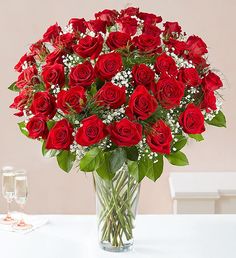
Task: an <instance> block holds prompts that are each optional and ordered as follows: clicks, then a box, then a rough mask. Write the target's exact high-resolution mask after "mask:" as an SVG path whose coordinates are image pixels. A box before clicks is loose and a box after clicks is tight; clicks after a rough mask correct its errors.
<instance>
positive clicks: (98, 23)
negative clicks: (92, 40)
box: [86, 20, 107, 33]
mask: <svg viewBox="0 0 236 258" xmlns="http://www.w3.org/2000/svg"><path fill="white" fill-rule="evenodd" d="M86 24H87V27H88V29H89V30H91V31H93V32H95V33H98V32H102V33H106V27H107V23H106V22H105V21H102V20H90V21H88V22H87V23H86Z"/></svg>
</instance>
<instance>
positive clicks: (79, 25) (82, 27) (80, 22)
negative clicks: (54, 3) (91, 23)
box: [68, 18, 86, 33]
mask: <svg viewBox="0 0 236 258" xmlns="http://www.w3.org/2000/svg"><path fill="white" fill-rule="evenodd" d="M68 24H69V25H70V24H71V26H72V28H73V30H74V31H75V32H80V33H85V31H86V23H85V19H84V18H81V19H78V18H72V19H70V20H69V23H68Z"/></svg>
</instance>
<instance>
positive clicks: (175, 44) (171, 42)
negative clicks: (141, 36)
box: [164, 38, 187, 56]
mask: <svg viewBox="0 0 236 258" xmlns="http://www.w3.org/2000/svg"><path fill="white" fill-rule="evenodd" d="M164 43H165V45H166V46H167V47H168V48H169V51H170V52H174V53H175V54H176V55H177V56H180V55H183V54H184V51H185V50H187V45H186V42H184V41H180V40H177V39H174V38H169V39H168V41H165V42H164ZM173 49H174V50H173Z"/></svg>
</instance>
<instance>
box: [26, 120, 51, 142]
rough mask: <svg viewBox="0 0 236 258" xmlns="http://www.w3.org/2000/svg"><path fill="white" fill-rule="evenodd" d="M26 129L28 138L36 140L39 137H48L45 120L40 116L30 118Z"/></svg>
mask: <svg viewBox="0 0 236 258" xmlns="http://www.w3.org/2000/svg"><path fill="white" fill-rule="evenodd" d="M26 129H27V130H28V132H29V137H30V138H32V139H37V138H39V137H42V139H46V138H47V136H48V127H47V123H46V119H45V117H43V116H41V115H36V116H33V117H32V118H30V120H29V122H28V123H27V124H26Z"/></svg>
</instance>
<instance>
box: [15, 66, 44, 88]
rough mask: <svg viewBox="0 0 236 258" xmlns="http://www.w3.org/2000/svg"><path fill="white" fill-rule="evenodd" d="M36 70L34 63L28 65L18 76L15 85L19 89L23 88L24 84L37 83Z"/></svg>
mask: <svg viewBox="0 0 236 258" xmlns="http://www.w3.org/2000/svg"><path fill="white" fill-rule="evenodd" d="M38 81H39V80H38V70H37V68H36V66H35V65H33V66H30V67H28V68H26V69H25V70H23V71H22V72H21V74H20V75H19V76H18V79H17V82H16V86H17V87H18V88H19V89H22V88H24V87H25V86H26V85H27V86H31V85H34V84H36V83H38Z"/></svg>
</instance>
